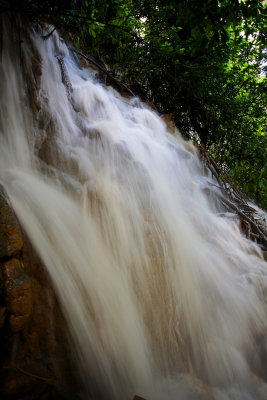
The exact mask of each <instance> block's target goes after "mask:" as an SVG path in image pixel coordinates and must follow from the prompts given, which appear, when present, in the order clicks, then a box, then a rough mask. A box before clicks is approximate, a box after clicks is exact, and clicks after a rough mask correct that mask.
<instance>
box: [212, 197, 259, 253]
mask: <svg viewBox="0 0 267 400" xmlns="http://www.w3.org/2000/svg"><path fill="white" fill-rule="evenodd" d="M216 195H217V196H218V197H219V199H221V200H222V202H223V203H225V204H226V205H227V206H228V207H230V208H231V209H232V210H234V211H235V212H236V213H237V214H238V215H239V216H240V218H241V219H242V220H244V221H246V222H248V223H249V224H250V225H251V226H252V227H253V228H254V230H255V231H256V232H257V234H258V235H259V236H260V238H261V240H262V242H263V244H264V245H265V246H267V238H266V236H265V235H264V233H263V232H262V231H261V230H260V229H259V228H258V226H257V224H256V223H255V222H254V221H252V219H251V218H249V217H248V216H247V215H246V214H244V213H243V212H242V211H241V210H240V209H239V208H238V207H237V206H236V205H235V204H233V203H232V202H231V201H229V200H227V199H226V198H225V197H223V196H222V195H221V194H219V193H217V192H216Z"/></svg>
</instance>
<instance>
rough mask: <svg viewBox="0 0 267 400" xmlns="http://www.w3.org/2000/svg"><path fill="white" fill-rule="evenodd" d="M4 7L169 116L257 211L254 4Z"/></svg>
mask: <svg viewBox="0 0 267 400" xmlns="http://www.w3.org/2000/svg"><path fill="white" fill-rule="evenodd" d="M8 3H9V4H10V5H11V6H10V7H11V8H13V10H17V11H23V12H24V13H27V14H28V15H30V16H31V18H45V19H46V20H48V21H50V22H52V23H53V24H55V25H56V26H57V27H59V28H60V29H63V30H65V31H67V32H71V33H72V34H73V37H74V39H75V41H76V45H78V46H79V47H80V48H82V49H83V50H84V52H87V53H91V54H92V55H93V56H94V57H95V58H96V59H97V60H99V61H102V62H105V63H106V65H109V67H110V68H111V69H112V70H113V71H116V73H117V74H121V75H123V76H124V80H127V82H128V84H132V88H133V89H136V88H137V89H138V88H139V92H142V93H145V96H146V98H149V99H150V100H151V101H153V102H154V103H155V105H156V106H157V107H158V109H159V110H160V111H161V112H164V113H174V119H175V122H176V124H177V126H178V127H179V129H180V130H181V132H182V134H183V135H184V136H185V137H186V138H192V139H195V140H198V141H200V142H201V144H202V145H204V146H205V147H206V148H208V150H209V151H210V152H211V154H212V155H213V156H214V157H215V158H216V160H217V161H218V162H219V163H220V164H221V165H222V166H223V167H224V168H228V170H229V172H230V174H231V175H232V177H233V179H234V181H235V182H236V183H237V185H239V186H241V187H242V188H243V189H244V190H245V191H247V192H248V193H249V194H251V196H252V197H253V198H255V199H256V201H257V202H258V203H259V204H260V205H262V206H263V207H267V196H266V179H267V178H266V171H267V167H266V147H267V146H266V122H265V121H266V75H265V72H266V71H264V64H265V65H266V62H267V60H266V51H265V50H264V49H265V48H266V27H265V24H264V22H265V20H264V12H265V10H264V2H263V1H261V0H204V1H201V2H200V1H199V0H168V1H167V0H110V1H107V0H91V1H89V0H62V1H61V2H60V3H58V4H55V2H54V1H52V0H43V1H33V0H25V1H24V3H23V5H22V4H21V2H20V1H19V0H17V1H9V2H8ZM265 69H266V68H265ZM141 88H142V90H141Z"/></svg>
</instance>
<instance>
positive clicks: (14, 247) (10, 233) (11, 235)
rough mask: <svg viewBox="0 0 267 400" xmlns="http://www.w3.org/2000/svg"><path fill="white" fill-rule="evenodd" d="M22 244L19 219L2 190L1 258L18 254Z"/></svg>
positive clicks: (0, 210)
mask: <svg viewBox="0 0 267 400" xmlns="http://www.w3.org/2000/svg"><path fill="white" fill-rule="evenodd" d="M22 246H23V239H22V234H21V230H20V226H19V223H18V220H17V218H16V216H15V215H14V213H13V212H12V209H11V208H10V206H9V204H8V202H7V201H6V199H5V197H4V194H3V193H1V192H0V258H3V257H10V256H12V255H13V254H16V253H17V252H19V251H20V250H21V249H22Z"/></svg>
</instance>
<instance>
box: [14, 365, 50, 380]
mask: <svg viewBox="0 0 267 400" xmlns="http://www.w3.org/2000/svg"><path fill="white" fill-rule="evenodd" d="M12 365H13V367H15V368H16V369H17V370H18V371H20V372H21V373H22V374H24V375H27V376H31V377H32V378H35V379H39V380H40V381H44V382H47V383H49V384H53V383H54V382H55V381H54V379H52V378H44V377H43V376H39V375H35V374H32V373H31V372H28V371H25V370H24V369H22V368H21V367H19V366H18V365H16V364H14V363H13V364H12Z"/></svg>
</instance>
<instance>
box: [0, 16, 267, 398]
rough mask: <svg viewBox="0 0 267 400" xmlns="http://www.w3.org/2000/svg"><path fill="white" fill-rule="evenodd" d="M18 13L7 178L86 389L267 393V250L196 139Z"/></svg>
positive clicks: (7, 102)
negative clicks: (243, 227)
mask: <svg viewBox="0 0 267 400" xmlns="http://www.w3.org/2000/svg"><path fill="white" fill-rule="evenodd" d="M16 24H17V25H18V27H17V29H15V28H14V23H10V21H9V19H8V18H7V17H5V18H3V21H2V30H3V43H2V46H1V64H0V74H1V75H0V76H1V80H0V184H1V185H2V186H3V187H4V189H5V192H6V193H7V195H8V198H9V200H10V202H11V204H12V207H13V208H14V210H15V212H16V215H17V217H18V219H19V221H20V223H21V225H22V226H23V229H24V230H25V231H26V233H27V235H28V237H29V238H30V240H31V242H32V244H33V245H34V247H35V249H36V250H37V252H38V254H39V256H40V257H41V259H42V261H43V263H44V265H45V266H46V268H47V271H48V273H49V275H50V276H51V279H52V281H53V284H54V287H55V290H56V292H57V294H58V296H59V298H60V302H61V306H62V309H63V311H64V314H65V317H66V320H67V323H68V325H69V328H70V331H71V334H72V337H73V341H74V343H75V352H74V353H75V354H74V357H75V359H76V362H77V365H78V368H79V373H80V375H81V377H82V381H83V387H82V388H81V396H82V398H84V399H97V398H102V399H113V400H120V399H121V400H122V399H129V400H130V399H132V398H133V396H134V394H139V395H140V396H143V397H145V398H147V399H148V400H165V399H166V400H168V399H169V400H171V399H179V400H181V399H184V400H188V399H189V400H190V399H192V400H193V399H194V400H201V399H202V400H203V399H205V400H206V399H207V400H208V399H216V400H233V399H234V400H237V399H242V400H243V399H247V400H249V399H266V398H267V397H266V396H267V391H265V392H264V391H263V389H264V388H266V387H265V386H264V385H265V383H264V382H262V381H261V379H260V378H259V377H258V376H259V374H258V372H259V371H260V370H261V368H263V364H262V360H261V349H260V345H259V338H263V340H264V338H265V341H266V325H267V316H266V308H265V303H264V299H263V290H262V288H263V287H264V285H265V287H266V285H267V270H266V263H265V262H264V260H263V258H262V256H261V252H260V249H259V248H258V247H257V245H256V244H254V243H252V242H251V241H248V240H247V239H246V238H244V237H243V236H242V234H241V233H240V231H239V228H238V221H237V219H236V217H235V216H234V215H231V214H229V213H225V212H224V209H223V206H222V204H221V203H220V201H219V200H218V197H217V195H216V193H218V192H220V189H219V188H217V187H216V185H215V184H214V182H213V179H212V177H211V176H210V175H207V174H206V173H204V171H203V167H202V165H201V162H200V160H199V157H198V154H197V151H196V149H195V148H194V146H193V145H192V144H191V143H190V142H185V141H184V140H183V139H182V138H181V137H180V135H179V133H178V132H176V134H175V135H171V134H169V133H168V132H167V128H166V126H165V124H164V122H163V121H162V120H161V119H160V117H159V116H158V115H157V114H156V113H155V112H154V111H152V110H151V109H149V107H148V106H146V105H145V104H143V103H141V102H140V101H139V100H138V99H137V98H122V97H121V96H120V95H119V94H118V93H116V92H115V91H114V90H113V89H111V88H106V87H104V86H103V85H102V84H101V83H100V82H99V81H98V80H97V74H96V73H95V72H94V71H93V70H91V69H88V68H82V67H81V66H80V63H79V59H78V58H77V56H76V55H75V54H74V53H73V52H72V51H71V50H70V49H69V48H68V46H67V45H66V43H65V42H64V41H63V40H62V39H61V38H60V36H59V35H58V34H57V33H56V32H54V33H53V34H52V35H51V36H49V37H48V38H46V39H45V40H44V38H43V36H44V35H45V34H46V35H47V33H48V32H49V31H50V29H51V27H46V28H41V27H40V26H37V27H35V28H26V27H25V24H24V25H23V24H22V23H21V22H19V21H18V20H16ZM11 26H12V29H11ZM18 32H19V33H20V34H19V35H18ZM96 393H98V395H96ZM97 396H98V397H97ZM99 396H100V397H99Z"/></svg>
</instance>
